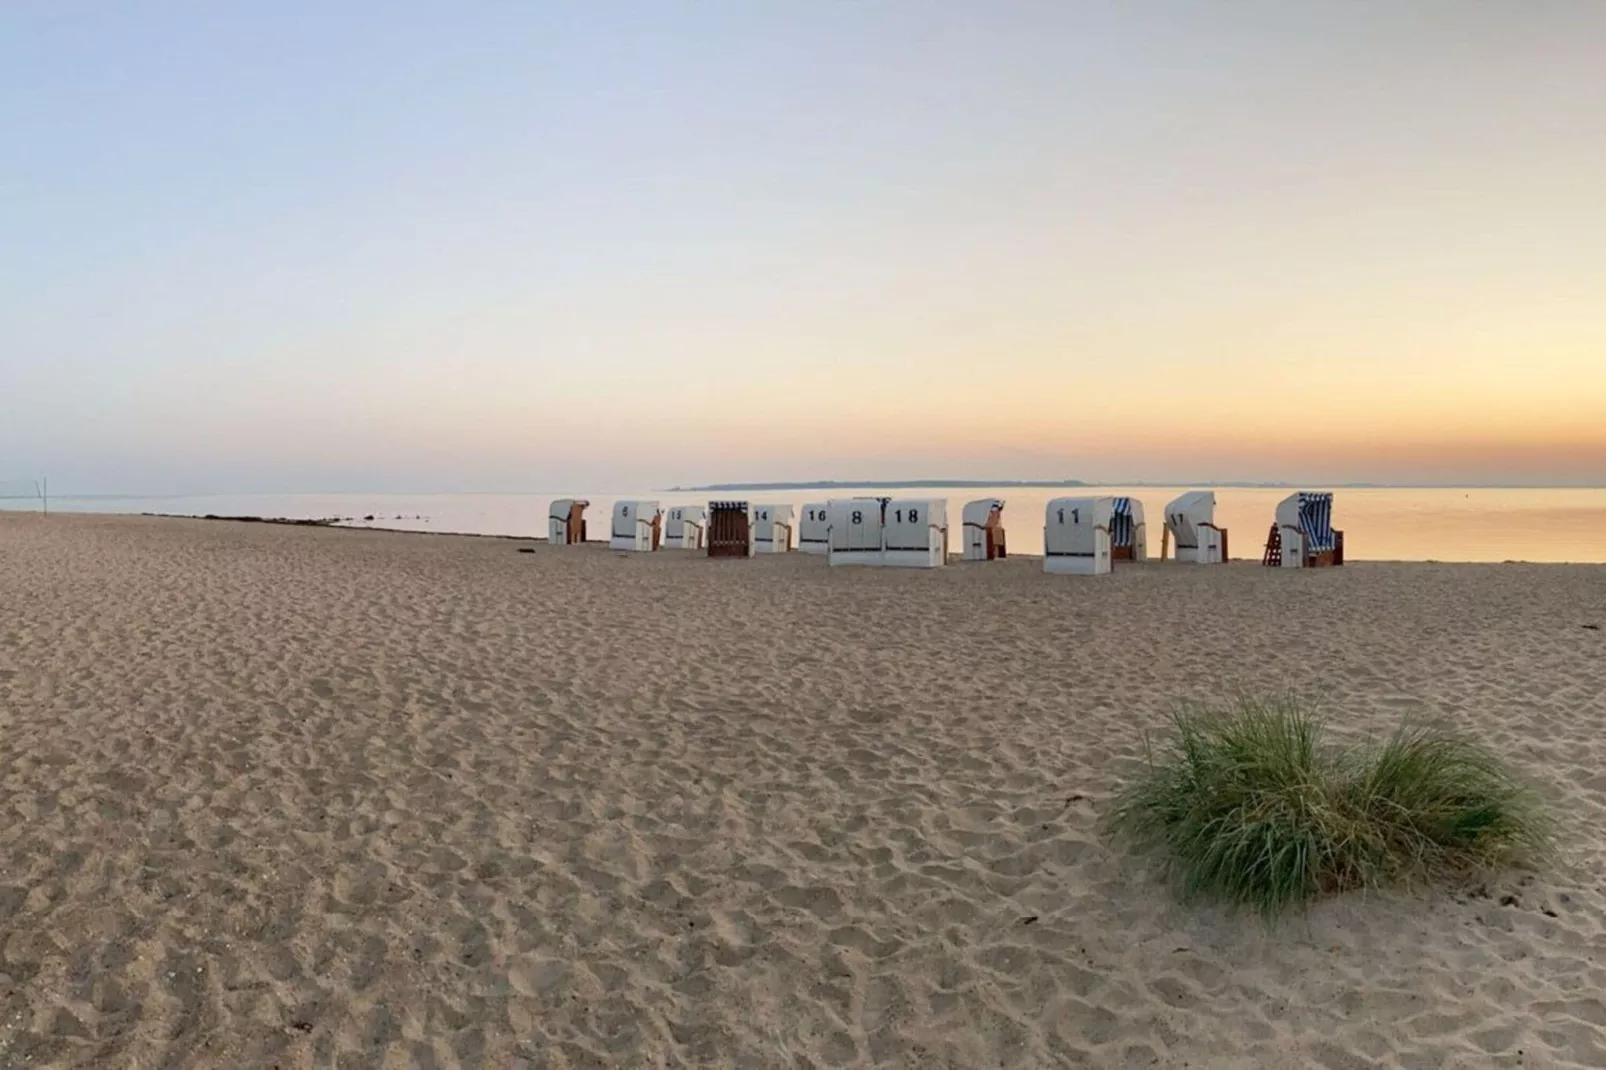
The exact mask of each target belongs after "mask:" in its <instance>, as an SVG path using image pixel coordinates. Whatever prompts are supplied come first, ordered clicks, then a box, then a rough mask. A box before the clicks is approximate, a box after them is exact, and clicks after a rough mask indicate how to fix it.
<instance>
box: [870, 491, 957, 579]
mask: <svg viewBox="0 0 1606 1070" xmlns="http://www.w3.org/2000/svg"><path fill="white" fill-rule="evenodd" d="M881 530H882V547H881V563H882V564H884V565H892V566H895V567H898V568H939V567H941V566H943V565H945V564H947V563H948V499H946V498H893V499H892V500H890V501H888V502H887V503H886V505H884V506H882V508H881Z"/></svg>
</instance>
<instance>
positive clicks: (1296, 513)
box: [1261, 490, 1344, 568]
mask: <svg viewBox="0 0 1606 1070" xmlns="http://www.w3.org/2000/svg"><path fill="white" fill-rule="evenodd" d="M1261 563H1262V564H1265V565H1271V566H1273V567H1278V568H1321V567H1325V566H1328V565H1342V564H1343V563H1344V533H1343V532H1342V531H1337V530H1335V529H1334V528H1333V495H1332V493H1331V492H1329V491H1306V490H1302V491H1299V492H1298V493H1297V494H1290V495H1289V496H1288V497H1286V498H1284V499H1283V500H1282V501H1280V502H1278V503H1277V519H1276V521H1275V522H1274V523H1273V524H1272V526H1271V531H1270V533H1268V535H1267V536H1266V553H1265V556H1264V557H1262V558H1261Z"/></svg>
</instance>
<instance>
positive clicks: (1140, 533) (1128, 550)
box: [1110, 498, 1149, 561]
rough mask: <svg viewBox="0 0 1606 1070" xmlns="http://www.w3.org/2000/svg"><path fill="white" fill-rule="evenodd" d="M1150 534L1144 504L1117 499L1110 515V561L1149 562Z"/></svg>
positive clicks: (1132, 500) (1129, 499) (1128, 499)
mask: <svg viewBox="0 0 1606 1070" xmlns="http://www.w3.org/2000/svg"><path fill="white" fill-rule="evenodd" d="M1148 559H1149V533H1148V527H1147V525H1145V524H1144V522H1143V503H1142V502H1140V501H1138V500H1137V499H1136V498H1116V499H1115V504H1114V507H1113V509H1112V511H1111V513H1110V560H1111V561H1147V560H1148Z"/></svg>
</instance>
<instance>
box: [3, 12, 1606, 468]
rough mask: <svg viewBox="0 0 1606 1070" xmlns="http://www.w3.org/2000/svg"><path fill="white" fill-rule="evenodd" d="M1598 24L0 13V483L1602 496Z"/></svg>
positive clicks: (1603, 112)
mask: <svg viewBox="0 0 1606 1070" xmlns="http://www.w3.org/2000/svg"><path fill="white" fill-rule="evenodd" d="M1603 42H1606V3H1602V2H1599V0H1578V2H1568V3H1563V2H1558V0H1551V2H1544V0H1539V2H1534V3H1527V4H1470V3H1465V2H1462V0H1446V2H1414V0H1401V2H1399V3H1391V4H1356V3H1350V2H1343V3H1328V2H1316V0H1312V2H1306V3H1301V4H1286V3H1274V2H1270V0H1244V2H1238V3H1227V2H1225V0H1220V2H1214V0H1191V2H1186V3H1181V2H1178V3H1167V2H1161V0H1144V2H1138V3H1130V4H1125V3H1122V4H1117V3H1113V2H1092V0H1090V2H1087V3H1064V2H1042V3H1025V2H1007V0H1005V2H997V3H985V4H984V3H980V2H974V0H972V2H965V3H949V2H945V0H905V2H888V0H880V2H877V0H868V2H864V3H845V2H843V3H831V2H828V3H818V2H815V3H789V2H788V3H782V2H775V3H761V4H754V3H750V2H745V0H744V2H735V0H696V2H695V3H694V2H690V0H682V2H680V3H668V2H657V3H635V2H630V0H610V2H608V3H596V2H594V0H589V2H581V3H569V2H565V0H542V2H539V3H528V2H514V0H506V2H494V3H492V2H478V3H476V2H467V0H465V2H460V3H450V4H448V3H441V2H436V3H416V2H408V0H386V2H383V3H380V2H375V0H344V2H342V3H339V4H328V3H321V2H319V3H313V2H306V0H273V2H252V0H241V2H238V3H229V4H219V3H215V2H212V0H205V2H202V0H164V2H154V0H123V2H118V3H112V2H110V0H101V2H90V0H8V2H7V3H5V4H4V5H3V6H0V479H5V478H9V477H22V476H29V477H34V476H44V477H47V478H48V479H49V480H50V484H51V488H52V491H53V492H55V493H75V492H76V493H153V494H158V493H159V494H172V493H190V492H272V491H320V490H327V491H338V490H347V491H356V490H366V491H428V490H550V489H594V490H597V491H599V492H600V491H604V490H610V489H626V488H647V487H655V486H666V485H670V484H691V483H700V482H714V481H737V480H784V479H814V478H829V479H845V480H847V479H865V478H967V479H988V478H1013V479H1048V478H1053V479H1060V478H1074V479H1086V480H1090V481H1095V480H1096V481H1110V482H1122V481H1130V480H1147V481H1155V482H1194V481H1208V480H1286V481H1293V482H1305V483H1312V484H1318V483H1324V482H1351V481H1373V482H1404V483H1413V482H1429V483H1431V482H1467V483H1480V482H1483V483H1500V484H1513V483H1514V484H1541V485H1567V484H1579V485H1606V61H1603V59H1602V56H1603V54H1606V53H1603V48H1606V44H1603Z"/></svg>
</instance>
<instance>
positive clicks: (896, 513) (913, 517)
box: [892, 509, 920, 524]
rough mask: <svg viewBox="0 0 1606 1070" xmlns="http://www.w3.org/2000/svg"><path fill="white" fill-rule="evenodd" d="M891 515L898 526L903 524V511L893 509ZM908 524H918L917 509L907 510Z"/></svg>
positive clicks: (918, 513)
mask: <svg viewBox="0 0 1606 1070" xmlns="http://www.w3.org/2000/svg"><path fill="white" fill-rule="evenodd" d="M892 515H893V517H894V518H895V519H896V520H897V522H898V523H900V524H901V523H903V510H902V509H894V510H893V511H892ZM909 523H911V524H918V523H920V510H919V509H911V510H909Z"/></svg>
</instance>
